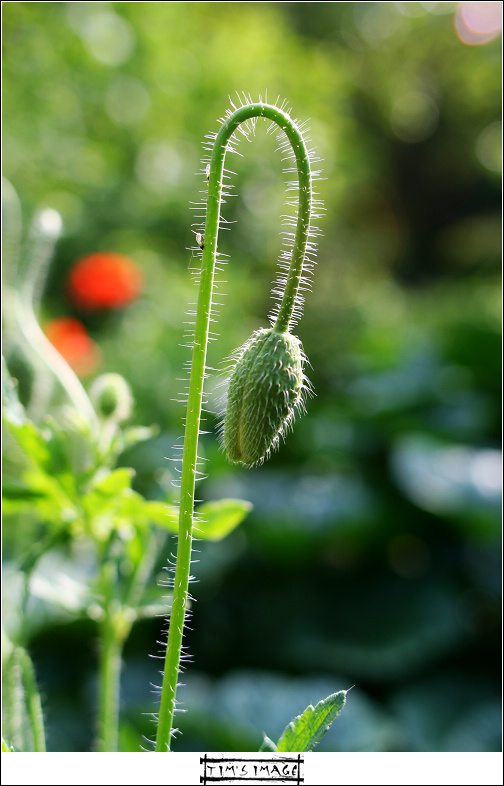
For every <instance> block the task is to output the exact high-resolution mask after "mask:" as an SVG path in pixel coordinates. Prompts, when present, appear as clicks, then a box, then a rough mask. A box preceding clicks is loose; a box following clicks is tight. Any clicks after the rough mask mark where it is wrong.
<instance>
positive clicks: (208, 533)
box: [194, 499, 252, 540]
mask: <svg viewBox="0 0 504 786" xmlns="http://www.w3.org/2000/svg"><path fill="white" fill-rule="evenodd" d="M251 510H252V503H251V502H247V501H246V500H244V499H220V500H216V501H211V502H205V503H204V504H203V505H200V506H199V508H198V510H197V515H196V521H195V524H194V535H195V537H197V538H201V539H202V540H222V538H225V537H226V535H229V534H230V532H232V531H233V530H234V529H235V528H236V527H237V526H238V524H241V522H242V521H243V519H244V518H245V517H246V516H247V514H248V513H250V511H251Z"/></svg>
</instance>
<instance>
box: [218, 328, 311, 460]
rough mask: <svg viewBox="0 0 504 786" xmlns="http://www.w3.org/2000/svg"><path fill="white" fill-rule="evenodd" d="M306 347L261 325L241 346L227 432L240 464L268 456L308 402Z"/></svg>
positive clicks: (225, 441) (228, 443) (224, 431)
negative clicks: (305, 400)
mask: <svg viewBox="0 0 504 786" xmlns="http://www.w3.org/2000/svg"><path fill="white" fill-rule="evenodd" d="M305 360H306V358H305V355H304V352H303V347H302V345H301V342H300V341H299V339H298V338H296V337H295V336H293V335H292V334H291V333H288V332H284V333H279V332H278V331H276V330H275V329H274V328H270V329H269V330H264V329H261V330H257V331H256V332H255V333H253V334H252V336H251V337H250V339H249V340H248V341H247V342H246V343H245V344H244V345H243V346H242V347H241V348H240V349H239V350H238V352H237V358H236V364H235V366H234V368H233V370H232V372H231V376H230V380H229V392H228V402H227V411H226V414H225V417H224V422H223V429H222V437H223V444H224V448H225V450H226V453H227V456H228V458H229V460H230V461H232V462H233V463H235V464H244V465H245V466H246V467H253V466H254V465H256V464H260V463H261V462H262V461H264V459H265V458H268V457H269V455H270V453H271V451H272V450H274V449H275V448H276V447H277V446H278V442H279V440H280V437H281V436H284V434H285V431H286V429H287V428H288V426H289V425H290V424H291V422H292V421H293V419H294V416H295V412H296V409H298V408H300V407H302V406H303V403H304V398H303V392H304V390H305V389H306V387H307V385H306V382H307V380H306V377H305V376H304V374H303V367H304V363H305Z"/></svg>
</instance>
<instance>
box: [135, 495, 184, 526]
mask: <svg viewBox="0 0 504 786" xmlns="http://www.w3.org/2000/svg"><path fill="white" fill-rule="evenodd" d="M143 507H144V510H145V515H146V516H147V518H148V519H149V521H151V522H152V523H153V524H156V525H157V526H158V527H162V528H163V529H167V530H168V531H169V532H178V515H179V512H178V508H176V507H175V506H174V505H168V504H166V503H165V502H158V501H144V503H143Z"/></svg>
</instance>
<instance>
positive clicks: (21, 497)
mask: <svg viewBox="0 0 504 786" xmlns="http://www.w3.org/2000/svg"><path fill="white" fill-rule="evenodd" d="M43 496H44V494H43V492H41V491H38V490H37V489H30V488H28V487H27V486H21V484H19V483H10V482H9V481H8V480H7V481H5V482H4V483H2V499H10V500H16V501H26V502H33V500H34V499H40V497H43Z"/></svg>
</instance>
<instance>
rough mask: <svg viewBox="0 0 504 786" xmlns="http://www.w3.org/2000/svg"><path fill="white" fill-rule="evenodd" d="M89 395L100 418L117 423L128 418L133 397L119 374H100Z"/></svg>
mask: <svg viewBox="0 0 504 786" xmlns="http://www.w3.org/2000/svg"><path fill="white" fill-rule="evenodd" d="M89 395H90V397H91V401H92V402H93V404H94V405H95V407H96V410H97V412H98V414H99V415H101V417H103V418H106V419H109V418H110V419H111V420H115V421H117V423H122V421H124V420H127V419H128V418H129V417H130V415H131V411H132V409H133V396H132V395H131V390H130V386H129V385H128V383H127V382H126V380H125V379H124V378H123V377H121V375H120V374H102V376H101V377H98V378H97V379H95V381H94V382H93V384H92V385H91V389H90V391H89Z"/></svg>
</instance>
